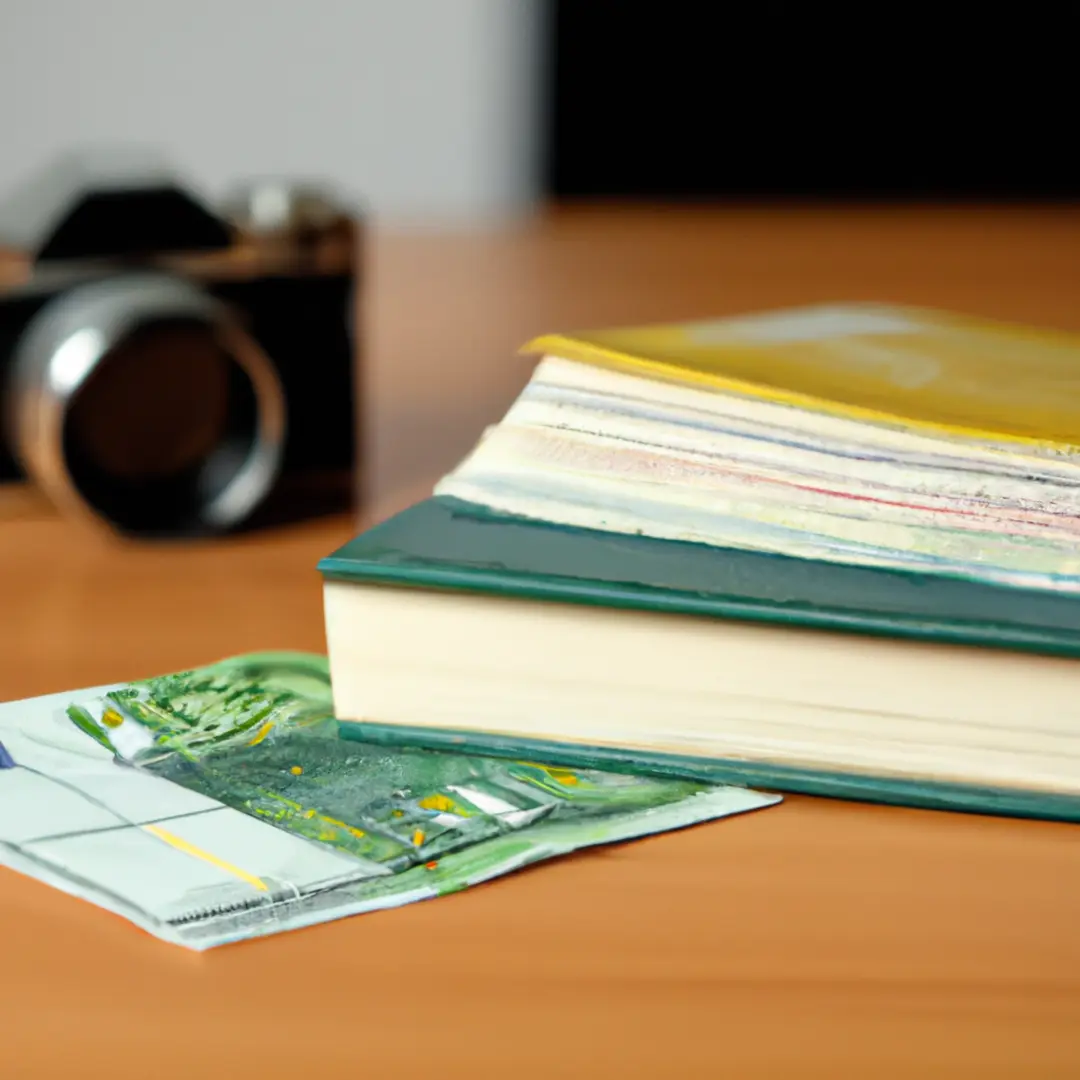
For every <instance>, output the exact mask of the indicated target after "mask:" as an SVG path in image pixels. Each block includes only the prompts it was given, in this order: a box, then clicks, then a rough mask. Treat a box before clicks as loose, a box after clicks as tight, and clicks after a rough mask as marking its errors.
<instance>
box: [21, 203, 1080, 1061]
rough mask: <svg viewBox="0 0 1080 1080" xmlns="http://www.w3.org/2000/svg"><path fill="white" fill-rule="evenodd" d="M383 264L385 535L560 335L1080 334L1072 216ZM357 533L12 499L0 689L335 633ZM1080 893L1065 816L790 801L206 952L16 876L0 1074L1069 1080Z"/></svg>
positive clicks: (684, 214)
mask: <svg viewBox="0 0 1080 1080" xmlns="http://www.w3.org/2000/svg"><path fill="white" fill-rule="evenodd" d="M367 258H368V260H369V267H368V269H369V274H368V279H367V282H366V285H365V296H364V303H365V323H366V342H367V347H366V355H365V361H364V371H365V379H366V384H367V407H368V411H367V415H366V418H365V428H364V431H365V441H366V455H365V457H366V464H367V477H366V487H367V491H368V492H369V502H368V503H367V505H366V508H365V510H364V517H365V520H368V521H370V520H373V519H375V518H378V517H380V516H382V515H385V514H386V513H388V512H390V511H391V510H393V509H395V508H397V507H401V506H404V505H407V504H408V503H409V502H410V501H412V500H413V499H415V498H419V497H421V496H422V495H424V494H425V493H426V492H427V491H429V490H430V486H431V483H432V482H433V480H434V479H435V478H436V477H437V476H438V475H440V474H441V473H442V472H443V471H445V470H446V469H448V468H449V467H451V466H452V465H453V464H454V463H455V460H456V459H457V457H458V456H459V455H461V454H462V453H464V452H465V451H466V450H467V449H468V448H469V446H470V445H471V444H472V443H473V441H474V440H475V439H476V437H477V436H478V435H479V434H480V431H481V430H482V428H483V426H484V425H485V424H487V423H490V422H492V421H494V420H497V419H498V417H499V415H500V413H501V412H502V410H503V409H504V408H505V407H506V405H507V404H509V402H510V401H511V400H512V399H513V397H514V396H515V395H516V393H517V392H518V390H519V389H520V388H521V386H522V385H524V382H525V380H526V378H527V377H528V372H529V361H528V360H526V359H524V358H521V357H515V350H516V348H517V346H518V345H519V344H520V343H521V342H522V341H524V340H525V339H527V338H528V337H530V336H531V335H533V334H535V333H538V332H541V331H544V330H551V329H561V328H573V327H578V326H589V325H604V324H614V323H630V322H645V321H651V320H655V319H668V318H684V317H695V316H714V315H720V314H725V313H729V312H736V311H747V310H754V309H759V308H764V307H774V306H785V305H789V304H797V303H808V302H819V301H826V300H852V299H856V300H857V299H873V300H883V301H896V302H904V303H914V304H922V305H930V306H936V307H944V308H952V309H955V310H959V311H964V312H968V313H972V314H983V315H990V316H995V317H1000V318H1006V319H1014V320H1023V321H1028V322H1034V323H1041V324H1044V325H1048V326H1058V327H1063V328H1067V329H1073V330H1080V304H1078V303H1077V297H1078V296H1080V213H1078V212H1076V211H1071V210H1065V209H1052V208H1043V209H1023V208H1012V209H987V208H967V209H961V208H942V209H935V210H931V209H903V210H889V209H880V208H878V209H874V208H864V209H849V210H840V209H832V210H830V209H809V208H798V207H792V208H774V209H770V210H758V209H731V210H715V211H701V210H666V211H660V210H648V209H635V208H624V209H621V210H612V209H604V210H596V209H587V208H581V209H573V210H567V211H561V212H559V213H555V214H546V215H540V216H538V217H537V218H536V219H533V220H529V221H525V222H521V223H517V224H513V225H506V226H498V227H491V228H488V229H484V230H479V231H473V232H450V231H447V232H440V233H432V232H422V231H414V232H407V233H400V234H382V233H378V232H376V234H375V236H374V238H373V240H372V242H371V246H370V248H369V251H368V254H367ZM358 527H359V522H358V521H357V520H355V519H350V518H345V517H341V518H334V519H328V520H323V521H319V522H314V523H308V524H304V525H298V526H292V527H288V528H283V529H278V530H274V531H270V532H265V533H262V534H259V535H255V536H248V537H242V538H232V539H228V540H224V541H219V542H213V543H205V544H194V545H190V546H176V545H164V546H138V545H133V544H126V543H122V542H120V541H113V540H109V539H106V538H103V537H100V536H98V535H96V534H93V533H88V532H85V531H84V530H83V529H81V528H80V527H79V526H76V525H74V524H71V523H69V522H67V521H64V520H62V519H60V518H59V517H57V516H56V515H55V514H54V513H53V512H52V511H51V509H50V508H49V507H47V506H46V505H44V504H43V503H42V502H41V501H40V500H39V499H38V498H37V497H35V496H34V495H33V493H30V492H28V491H26V490H18V489H9V490H6V491H5V490H0V699H10V698H16V697H22V696H29V695H34V694H39V693H45V692H49V691H56V690H62V689H66V688H72V687H78V686H85V685H91V684H96V683H103V682H111V681H118V680H124V679H128V678H134V677H139V676H144V675H148V674H153V673H157V672H162V671H168V670H176V669H179V668H184V667H188V666H191V665H196V664H199V663H202V662H207V661H211V660H214V659H218V658H221V657H223V656H227V655H230V654H233V653H238V652H244V651H247V650H258V649H276V648H295V649H315V650H318V649H321V648H322V647H323V629H322V616H321V595H320V588H319V580H318V577H317V575H316V573H315V569H314V567H315V563H316V561H317V560H318V558H319V557H320V556H322V555H323V554H325V553H327V552H328V551H330V550H331V549H332V548H333V547H335V546H337V545H338V544H339V543H341V542H342V541H344V540H345V539H346V538H348V536H350V535H351V534H352V533H353V532H354V531H356V529H357V528H358ZM1033 693H1037V688H1033ZM1078 896H1080V832H1078V831H1077V830H1076V828H1075V827H1073V826H1068V825H1062V824H1052V823H1044V822H1023V821H1010V820H1004V819H995V818H989V817H978V816H968V815H959V814H946V813H935V812H928V811H913V810H902V809H889V808H882V807H871V806H863V805H858V804H850V803H842V802H834V801H828V800H820V799H810V798H797V797H792V798H789V799H787V800H786V801H785V802H784V803H783V804H782V805H781V806H780V807H778V808H775V809H770V810H767V811H764V812H761V813H757V814H752V815H748V816H745V817H740V818H735V819H731V820H727V821H720V822H717V823H714V824H710V825H704V826H699V827H696V828H693V829H689V830H686V831H684V832H680V833H677V834H672V835H668V836H662V837H656V838H651V839H648V840H642V841H638V842H635V843H631V844H627V845H623V846H618V847H613V848H607V849H600V850H595V851H592V852H588V853H583V854H580V855H577V856H574V857H572V858H568V859H565V860H562V861H560V862H557V863H553V864H549V865H547V866H546V867H541V868H538V869H534V870H530V871H526V872H523V873H520V874H517V875H512V876H511V877H509V878H504V879H502V880H500V881H497V882H495V883H492V884H490V885H485V886H482V887H479V888H476V889H473V890H469V891H467V892H465V893H461V894H458V895H455V896H452V897H447V898H444V899H440V900H438V901H435V902H429V903H423V904H417V905H414V906H411V907H407V908H403V909H400V910H396V911H388V912H381V913H377V914H372V915H367V916H363V917H359V918H354V919H348V920H344V921H341V922H337V923H331V924H327V925H323V926H320V927H315V928H312V929H308V930H303V931H298V932H294V933H290V934H285V935H282V936H280V937H277V938H271V939H267V940H264V941H259V942H253V943H247V944H241V945H237V946H231V947H227V948H225V949H221V950H218V951H214V952H211V953H209V954H201V955H197V954H189V953H187V952H185V951H183V950H181V949H178V948H174V947H171V946H168V945H164V944H161V943H159V942H157V941H156V940H154V939H152V938H150V937H149V936H147V935H145V934H143V933H141V932H140V931H138V930H135V929H133V928H132V927H131V926H129V925H128V924H126V923H124V922H123V921H121V920H120V919H118V918H115V917H113V916H111V915H109V914H106V913H103V912H101V911H99V910H97V909H96V908H94V907H92V906H90V905H88V904H85V903H82V902H80V901H77V900H74V899H71V898H68V897H65V896H63V895H61V894H59V893H56V892H53V891H51V890H49V889H48V888H46V887H45V886H43V885H40V884H38V883H36V882H33V881H30V880H28V879H26V878H23V877H20V876H18V875H16V874H13V873H11V872H8V871H0V1058H2V1060H3V1062H4V1068H3V1070H0V1071H3V1074H4V1075H5V1076H7V1075H10V1076H12V1077H16V1076H18V1077H19V1078H20V1080H23V1078H31V1077H38V1076H52V1075H57V1076H59V1075H64V1076H97V1075H101V1076H106V1075H107V1076H109V1077H112V1078H115V1080H119V1078H122V1077H128V1076H130V1077H140V1078H141V1077H143V1076H145V1075H153V1076H155V1077H159V1078H164V1077H170V1076H190V1075H199V1076H203V1077H207V1078H209V1077H213V1076H228V1077H233V1076H240V1075H251V1076H259V1077H269V1076H278V1075H281V1076H285V1075H289V1074H296V1073H298V1072H299V1071H300V1070H303V1073H304V1074H307V1075H311V1076H318V1077H332V1076H339V1075H340V1076H357V1075H363V1076H396V1075H410V1074H413V1073H419V1072H420V1071H421V1070H423V1071H427V1072H429V1073H430V1074H431V1075H433V1076H439V1077H440V1078H446V1077H456V1076H462V1077H464V1076H470V1077H474V1076H477V1075H487V1074H489V1073H494V1072H495V1071H496V1070H498V1071H499V1072H500V1073H513V1074H514V1075H517V1076H533V1075H536V1076H541V1075H544V1076H550V1075H557V1076H576V1075H587V1074H588V1075H601V1076H615V1075H619V1076H622V1077H631V1076H653V1075H687V1076H689V1075H695V1076H696V1075H709V1076H711V1075H718V1073H719V1071H720V1070H721V1069H727V1068H730V1069H731V1070H732V1071H733V1073H734V1074H737V1075H739V1076H743V1077H748V1076H767V1075H775V1074H777V1073H778V1072H779V1071H781V1070H782V1069H789V1070H791V1071H793V1072H794V1073H796V1074H798V1075H815V1076H817V1075H821V1076H830V1077H838V1076H846V1075H851V1076H859V1077H863V1076H866V1075H868V1074H870V1075H874V1076H884V1075H892V1074H894V1073H895V1074H908V1073H911V1074H917V1075H920V1076H924V1077H926V1076H939V1075H940V1076H950V1077H960V1076H976V1075H978V1076H980V1077H990V1076H1017V1075H1024V1076H1039V1077H1051V1076H1070V1077H1071V1076H1076V1075H1078V1074H1080V921H1078V920H1077V917H1076V910H1077V909H1076V898H1077V897H1078Z"/></svg>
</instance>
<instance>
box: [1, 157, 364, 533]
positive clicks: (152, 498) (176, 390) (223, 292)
mask: <svg viewBox="0 0 1080 1080" xmlns="http://www.w3.org/2000/svg"><path fill="white" fill-rule="evenodd" d="M358 246H359V226H358V223H357V221H356V220H355V219H354V218H353V217H352V216H350V215H349V214H348V213H347V212H346V211H345V210H344V209H342V208H341V207H340V206H339V205H338V204H337V203H336V201H335V200H334V199H333V198H332V197H331V196H329V195H327V194H326V193H324V192H321V191H319V190H317V189H312V188H304V187H300V186H297V185H288V184H281V183H264V184H253V185H250V186H249V187H247V188H246V189H244V190H242V191H239V192H237V193H236V194H235V195H234V196H233V197H232V198H231V199H230V200H229V201H228V203H227V204H226V206H225V209H224V210H222V211H221V212H218V211H215V210H212V209H210V207H209V205H208V204H207V203H205V202H204V201H203V200H201V199H200V198H199V197H197V196H196V195H195V194H194V193H193V192H192V191H191V190H188V189H187V188H186V187H185V186H184V185H182V184H181V183H180V182H179V181H178V180H177V179H176V178H175V177H174V175H173V174H172V173H171V172H170V171H169V170H168V169H165V168H162V167H161V166H160V165H159V164H157V162H155V161H153V160H151V159H150V158H148V156H147V155H146V154H144V153H141V152H138V153H134V154H132V153H131V152H129V151H124V152H116V151H113V152H110V153H107V154H105V155H102V154H86V153H82V154H77V155H72V156H69V157H67V158H64V159H61V160H60V161H57V162H55V163H54V164H53V165H52V166H51V167H50V168H48V169H46V170H45V171H44V172H43V173H42V174H41V175H39V176H36V177H33V178H32V179H31V181H30V183H28V184H27V185H26V186H25V187H24V188H22V189H20V190H19V191H16V192H13V193H12V194H11V196H10V197H8V198H6V199H5V200H3V201H2V202H0V417H2V423H0V482H5V481H13V482H14V481H20V480H23V481H27V480H28V481H31V482H33V483H36V484H38V485H39V486H40V487H41V488H42V489H43V490H44V492H45V493H46V494H47V496H48V497H49V498H50V499H51V500H52V501H53V502H54V503H55V504H56V505H57V506H58V507H60V508H62V509H63V510H65V511H70V512H72V513H74V514H78V515H82V516H84V517H86V516H88V517H90V518H92V519H94V520H96V521H98V522H104V523H106V524H108V525H109V526H111V527H112V528H113V529H114V530H115V531H118V532H120V533H122V534H126V535H135V536H182V535H193V534H206V533H211V534H213V533H222V532H228V531H232V530H236V529H240V528H252V527H257V526H258V525H260V524H263V523H270V522H276V521H281V520H286V519H289V518H295V517H298V516H307V515H308V514H312V513H319V512H323V511H325V510H330V509H336V508H343V507H344V506H346V505H348V504H350V503H351V502H352V501H353V499H354V498H355V497H356V495H357V491H356V487H357V485H356V476H357V469H356V460H357V448H356V432H357V410H358V405H359V403H358V400H357V396H358V395H357V392H356V387H357V381H358V380H357V379H356V375H355V368H356V362H357V357H356V342H355V334H354V328H355V325H356V317H355V303H356V293H357V273H356V267H357V265H358V261H359V259H358V255H359V252H358Z"/></svg>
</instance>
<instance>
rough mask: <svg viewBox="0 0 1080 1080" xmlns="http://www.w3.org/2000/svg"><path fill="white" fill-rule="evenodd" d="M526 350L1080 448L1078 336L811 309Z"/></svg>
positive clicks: (958, 432)
mask: <svg viewBox="0 0 1080 1080" xmlns="http://www.w3.org/2000/svg"><path fill="white" fill-rule="evenodd" d="M524 351H526V352H531V353H544V354H546V355H550V356H559V357H562V358H564V359H567V360H576V361H579V362H581V363H588V364H595V365H600V366H607V367H614V368H619V369H622V370H625V371H629V372H632V373H635V374H638V375H646V376H652V377H655V378H661V379H668V380H675V381H678V382H684V383H690V384H697V385H700V386H704V387H709V388H712V389H715V390H718V391H724V392H728V393H736V394H742V395H749V396H752V397H757V398H760V399H763V400H768V401H773V402H778V403H782V404H788V405H794V406H798V407H801V408H806V409H812V410H817V411H820V412H828V413H832V414H835V415H841V416H846V417H850V418H852V419H858V420H865V421H870V422H876V423H884V424H889V425H900V426H904V427H910V428H923V429H927V428H928V429H932V430H935V431H936V432H937V433H939V434H944V435H952V436H960V437H963V438H975V439H980V440H989V441H992V442H998V443H1001V442H1019V443H1023V444H1027V445H1033V444H1034V445H1038V446H1041V447H1043V448H1048V449H1052V450H1057V451H1060V452H1066V453H1067V452H1072V451H1074V450H1077V449H1080V336H1078V335H1071V334H1067V333H1063V332H1060V331H1059V332H1054V331H1049V330H1038V329H1034V328H1029V327H1022V326H1013V325H1009V324H1005V323H997V322H991V321H987V320H980V319H972V318H967V317H964V316H960V315H953V314H947V313H944V312H937V311H928V310H923V309H918V308H906V307H895V306H886V305H870V304H845V305H835V306H817V307H807V308H797V309H788V310H782V311H775V312H766V313H764V314H760V315H749V316H743V317H734V318H725V319H717V320H712V321H706V322H687V323H672V324H666V325H658V326H646V327H632V328H627V329H612V330H600V331H596V332H588V333H581V334H551V335H545V336H543V337H539V338H536V339H534V340H533V341H531V342H529V343H528V344H527V345H526V346H525V348H524Z"/></svg>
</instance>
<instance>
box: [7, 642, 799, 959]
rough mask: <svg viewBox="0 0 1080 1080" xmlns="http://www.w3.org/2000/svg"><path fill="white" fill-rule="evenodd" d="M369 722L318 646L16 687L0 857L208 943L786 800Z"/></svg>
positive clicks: (172, 936) (437, 891) (421, 894)
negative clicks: (87, 683)
mask: <svg viewBox="0 0 1080 1080" xmlns="http://www.w3.org/2000/svg"><path fill="white" fill-rule="evenodd" d="M356 731H357V729H356V728H354V727H353V726H352V725H349V724H347V723H339V722H338V721H337V720H335V719H334V718H333V716H332V711H331V693H330V681H329V675H328V672H327V665H326V660H325V658H324V657H321V656H313V655H308V654H303V653H267V654H253V655H248V656H241V657H236V658H233V659H231V660H226V661H224V662H222V663H220V664H215V665H211V666H208V667H205V668H200V669H197V670H194V671H186V672H181V673H179V674H175V675H166V676H162V677H160V678H154V679H148V680H145V681H142V682H137V683H132V684H130V685H121V686H112V687H100V688H97V689H93V690H86V691H82V692H76V693H68V694H58V695H51V696H48V697H42V698H35V699H32V700H29V701H17V702H10V703H7V704H3V705H0V864H2V865H6V866H8V867H11V868H12V869H14V870H17V871H19V872H21V873H24V874H27V875H29V876H31V877H35V878H38V879H39V880H41V881H44V882H46V883H48V884H50V885H53V886H55V887H56V888H59V889H62V890H63V891H65V892H68V893H71V894H73V895H75V896H79V897H82V898H83V899H86V900H90V901H92V902H93V903H95V904H98V905H100V906H101V907H103V908H107V909H108V910H110V911H112V912H115V913H116V914H118V915H122V916H123V917H125V918H127V919H129V920H130V921H131V922H133V923H135V924H137V925H138V926H140V927H142V928H143V929H145V930H147V931H149V932H150V933H152V934H154V935H156V936H157V937H159V938H162V939H164V940H166V941H170V942H174V943H176V944H180V945H184V946H186V947H188V948H191V949H197V950H202V949H208V948H212V947H214V946H216V945H223V944H226V943H228V942H233V941H239V940H243V939H247V938H252V937H260V936H263V935H266V934H273V933H278V932H281V931H284V930H290V929H295V928H298V927H302V926H308V925H311V924H314V923H319V922H324V921H327V920H329V919H336V918H341V917H343V916H346V915H353V914H359V913H362V912H367V911H374V910H377V909H380V908H388V907H395V906H398V905H402V904H408V903H412V902H413V901H416V900H425V899H428V898H431V897H436V896H441V895H443V894H445V893H450V892H456V891H458V890H460V889H464V888H467V887H468V886H470V885H475V884H478V883H480V882H482V881H487V880H489V879H491V878H494V877H498V876H500V875H502V874H506V873H509V872H511V871H513V870H516V869H519V868H520V867H523V866H526V865H528V864H530V863H535V862H539V861H541V860H543V859H549V858H554V857H555V856H558V855H563V854H566V853H568V852H571V851H574V850H576V849H578V848H583V847H589V846H592V845H595V844H605V843H612V842H616V841H621V840H629V839H632V838H634V837H639V836H646V835H649V834H652V833H658V832H663V831H665V830H669V829H675V828H681V827H684V826H688V825H692V824H696V823H698V822H702V821H708V820H712V819H714V818H719V817H724V816H726V815H729V814H736V813H741V812H744V811H747V810H753V809H757V808H760V807H764V806H769V805H771V804H773V803H775V802H778V801H779V797H778V796H775V795H771V794H764V793H761V792H757V791H750V790H747V789H745V788H739V787H728V786H717V785H711V784H705V783H696V782H692V781H685V780H672V779H663V778H658V777H648V776H632V775H626V774H620V773H611V772H601V771H597V770H591V769H564V768H556V767H552V766H547V765H543V764H539V763H536V762H526V761H520V762H514V761H505V760H499V759H494V758H485V757H480V756H476V755H473V754H458V753H447V752H433V751H425V750H418V749H409V748H405V747H400V748H398V747H386V746H382V745H374V744H368V743H365V742H363V741H362V740H361V739H359V738H358V737H357V736H356V734H355V733H356Z"/></svg>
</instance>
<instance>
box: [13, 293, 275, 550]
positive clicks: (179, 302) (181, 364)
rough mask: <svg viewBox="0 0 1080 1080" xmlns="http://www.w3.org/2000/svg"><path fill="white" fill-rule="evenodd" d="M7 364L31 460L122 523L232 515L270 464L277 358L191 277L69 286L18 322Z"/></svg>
mask: <svg viewBox="0 0 1080 1080" xmlns="http://www.w3.org/2000/svg"><path fill="white" fill-rule="evenodd" d="M14 377H15V386H14V391H13V393H12V394H11V395H10V404H11V405H12V407H13V412H14V416H13V421H14V427H15V436H16V438H15V442H16V446H17V447H18V449H19V452H20V456H21V457H22V458H23V462H24V465H25V466H26V468H27V471H28V472H29V473H30V474H31V475H32V476H33V477H34V479H35V480H37V482H39V483H40V484H41V485H42V486H43V487H44V488H45V489H46V490H47V491H48V493H49V494H50V495H51V496H52V497H53V498H54V499H55V500H56V501H58V502H60V503H63V504H65V505H69V506H71V505H74V506H77V507H78V508H79V509H82V510H90V511H91V512H92V513H94V514H95V515H96V516H98V517H99V518H103V519H105V520H106V521H108V522H109V523H110V524H112V525H113V526H114V527H115V528H117V529H119V530H120V531H121V532H125V533H132V534H140V535H182V534H188V533H197V532H216V531H223V530H226V529H229V528H232V527H235V526H236V525H238V524H240V523H241V522H242V521H243V519H244V518H245V517H247V516H248V515H249V514H250V512H251V511H252V510H254V509H255V507H256V506H257V505H258V504H259V503H260V502H261V501H262V499H263V498H264V497H265V495H266V494H267V492H268V491H269V489H270V487H271V486H272V485H273V483H274V481H275V479H276V478H277V473H278V470H279V467H280V460H281V451H282V446H283V442H284V400H283V397H282V392H281V387H280V384H279V382H278V380H277V377H276V374H275V372H274V369H273V367H272V365H271V364H270V362H269V361H268V360H267V359H266V357H265V355H264V354H263V353H262V352H261V350H259V349H258V347H257V346H256V345H255V343H254V342H253V341H252V340H251V339H250V338H249V337H248V336H247V335H246V334H244V333H243V332H242V331H241V330H240V328H239V327H238V326H237V325H236V324H235V322H233V321H232V320H231V318H230V316H229V314H228V313H227V312H226V311H225V310H224V309H223V308H222V307H221V306H220V305H219V304H217V303H216V302H215V301H213V300H212V299H211V298H210V297H208V296H206V295H205V294H204V293H202V292H201V291H199V290H198V289H197V288H195V287H194V286H193V285H191V284H189V283H188V282H184V281H180V280H177V279H173V278H167V277H159V276H156V275H141V276H133V277H125V278H112V279H107V280H102V281H98V282H94V283H93V284H91V285H84V286H80V287H78V288H75V289H72V290H70V291H69V292H67V293H64V294H63V295H61V296H59V297H57V298H56V299H54V300H53V301H51V302H50V304H48V305H46V307H45V308H43V309H42V311H41V312H40V313H39V314H38V316H37V317H36V318H35V320H34V321H33V323H32V324H31V325H30V326H28V327H27V329H26V331H25V332H24V334H23V337H22V339H21V340H20V342H19V345H18V347H17V349H16V358H15V365H14Z"/></svg>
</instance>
